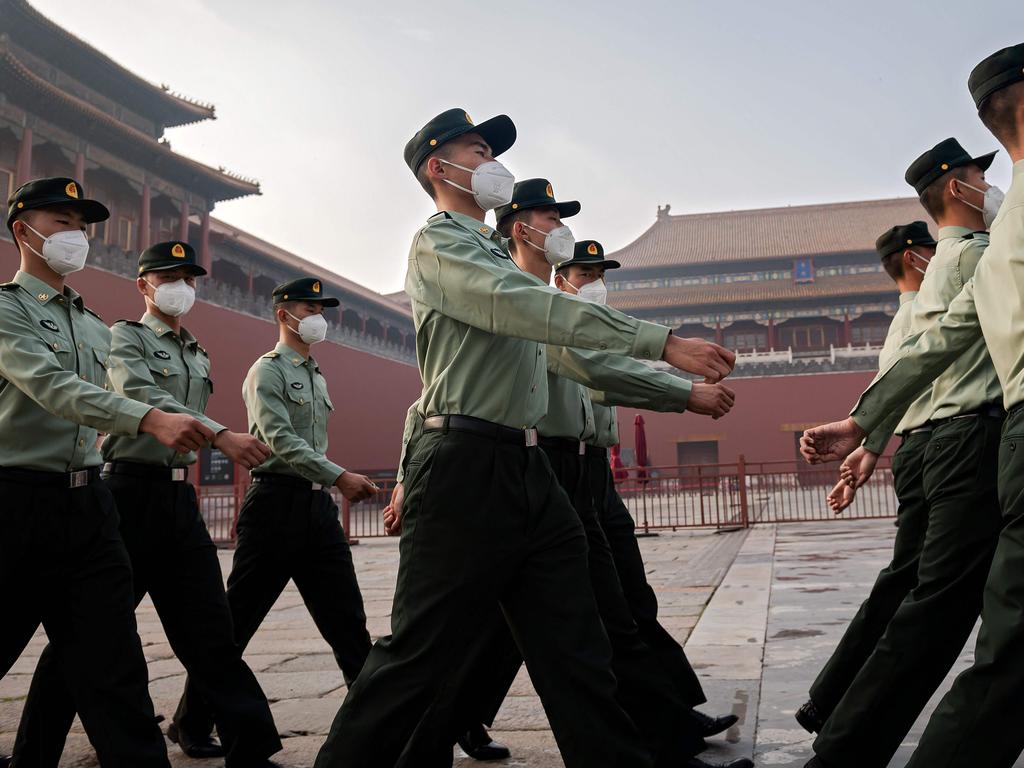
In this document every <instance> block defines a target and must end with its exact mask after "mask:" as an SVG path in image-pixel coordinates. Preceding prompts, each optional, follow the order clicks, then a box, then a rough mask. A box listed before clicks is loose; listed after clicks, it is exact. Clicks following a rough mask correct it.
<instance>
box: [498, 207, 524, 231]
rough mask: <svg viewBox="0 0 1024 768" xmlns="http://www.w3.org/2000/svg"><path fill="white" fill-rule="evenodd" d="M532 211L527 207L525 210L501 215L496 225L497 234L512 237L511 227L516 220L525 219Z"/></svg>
mask: <svg viewBox="0 0 1024 768" xmlns="http://www.w3.org/2000/svg"><path fill="white" fill-rule="evenodd" d="M532 212H533V208H527V209H526V210H525V211H516V212H515V213H510V214H508V215H507V216H502V218H501V221H499V222H498V226H497V227H496V229H497V230H498V234H499V235H501V236H502V237H512V227H514V226H515V224H516V222H517V221H526V219H528V218H529V217H530V214H531V213H532Z"/></svg>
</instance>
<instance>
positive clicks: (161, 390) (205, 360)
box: [103, 312, 226, 467]
mask: <svg viewBox="0 0 1024 768" xmlns="http://www.w3.org/2000/svg"><path fill="white" fill-rule="evenodd" d="M110 335H111V343H110V357H109V359H108V364H107V379H108V380H109V381H110V385H111V386H112V387H113V389H114V391H115V392H120V393H121V394H122V395H124V396H125V397H130V398H131V399H132V400H138V401H139V402H140V403H149V404H150V405H152V406H153V407H155V408H159V409H160V410H162V411H166V412H167V413H184V414H187V415H189V416H194V417H195V418H197V419H199V421H201V422H202V423H203V424H204V425H205V426H206V427H208V428H209V429H210V430H212V431H213V433H214V434H217V433H218V432H222V431H223V430H224V429H226V427H224V426H223V425H221V424H218V423H217V422H216V421H214V420H213V419H210V418H207V417H206V416H205V415H204V412H205V411H206V403H207V401H208V400H209V399H210V395H211V394H212V392H213V381H212V380H211V379H210V358H209V356H208V355H207V354H206V350H205V349H203V348H202V347H201V346H199V342H198V341H196V338H195V337H194V336H193V335H192V334H191V333H189V332H188V330H187V329H185V328H182V329H181V335H180V336H179V335H178V334H176V333H174V331H172V330H171V329H170V328H168V327H167V325H166V324H164V322H163V321H162V320H159V319H157V318H156V317H154V316H153V315H151V314H149V313H148V312H147V313H146V314H144V315H143V316H142V320H141V321H140V322H134V321H132V320H119V321H118V322H116V323H114V325H113V327H112V328H111V329H110ZM103 458H104V459H106V460H107V461H137V462H141V463H144V464H156V465H159V466H164V467H187V466H188V465H189V464H194V463H195V461H196V455H195V453H194V452H193V453H178V452H177V451H175V450H174V449H173V448H168V447H167V446H165V445H163V444H162V443H160V442H159V441H158V440H157V439H156V438H155V437H153V436H152V435H139V436H138V437H136V438H130V437H118V436H113V435H112V436H111V437H108V438H107V439H106V440H104V441H103Z"/></svg>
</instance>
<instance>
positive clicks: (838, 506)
mask: <svg viewBox="0 0 1024 768" xmlns="http://www.w3.org/2000/svg"><path fill="white" fill-rule="evenodd" d="M856 495H857V489H856V488H854V487H853V486H852V485H850V484H849V483H847V482H846V481H845V480H840V481H839V482H838V483H836V487H835V488H833V489H832V491H831V492H830V493H829V495H828V497H827V499H826V500H827V501H828V505H829V507H830V508H831V509H832V512H833V513H835V514H837V515H841V514H842V513H843V510H844V509H846V508H847V507H848V506H850V504H852V503H853V498H854V496H856Z"/></svg>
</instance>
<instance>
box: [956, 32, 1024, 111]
mask: <svg viewBox="0 0 1024 768" xmlns="http://www.w3.org/2000/svg"><path fill="white" fill-rule="evenodd" d="M1021 80H1024V43H1017V45H1011V46H1010V47H1009V48H1003V49H1002V50H1000V51H996V52H995V53H993V54H992V55H991V56H989V57H988V58H986V59H983V60H982V61H981V63H980V64H978V66H976V67H975V68H974V69H972V70H971V76H970V77H969V78H967V88H968V90H970V92H971V98H972V99H974V104H975V106H977V107H978V109H981V105H982V104H983V103H984V102H985V99H987V98H988V97H989V96H991V95H992V94H993V93H995V92H996V91H999V90H1002V89H1003V88H1005V87H1007V86H1008V85H1013V84H1014V83H1018V82H1020V81H1021Z"/></svg>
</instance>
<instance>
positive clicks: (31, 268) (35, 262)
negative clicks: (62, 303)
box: [20, 251, 64, 293]
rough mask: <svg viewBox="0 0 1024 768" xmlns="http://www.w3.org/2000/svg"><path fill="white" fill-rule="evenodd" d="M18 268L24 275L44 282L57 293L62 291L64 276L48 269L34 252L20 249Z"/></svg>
mask: <svg viewBox="0 0 1024 768" xmlns="http://www.w3.org/2000/svg"><path fill="white" fill-rule="evenodd" d="M20 269H21V271H22V272H24V273H25V274H26V275H32V277H34V278H35V279H36V280H41V281H42V282H44V283H46V284H47V285H48V286H50V287H51V288H53V290H54V291H56V292H57V293H64V276H63V275H58V274H57V273H56V272H54V271H53V270H52V269H50V267H49V266H47V264H46V262H45V261H43V260H42V259H40V258H39V257H38V256H36V255H35V254H32V253H25V252H24V251H22V253H21V267H20Z"/></svg>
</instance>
